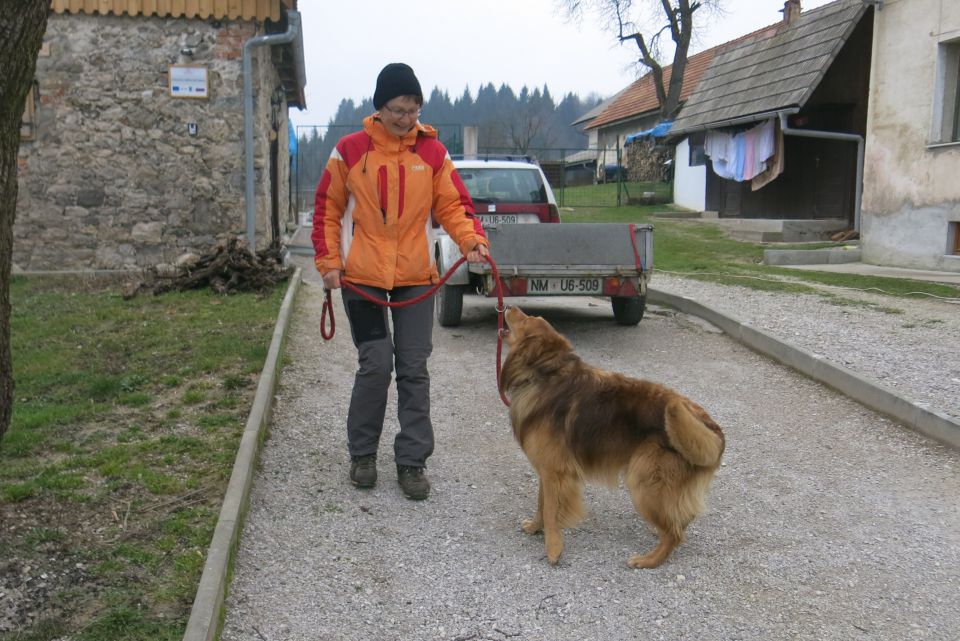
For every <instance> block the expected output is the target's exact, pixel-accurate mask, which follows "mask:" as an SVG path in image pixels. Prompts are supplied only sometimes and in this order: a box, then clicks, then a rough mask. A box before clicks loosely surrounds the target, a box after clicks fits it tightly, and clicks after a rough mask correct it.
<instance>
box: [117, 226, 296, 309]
mask: <svg viewBox="0 0 960 641" xmlns="http://www.w3.org/2000/svg"><path fill="white" fill-rule="evenodd" d="M292 273H293V268H292V267H285V266H284V264H283V256H282V253H281V248H280V245H279V243H274V244H273V245H271V246H270V247H268V248H266V249H262V250H260V251H258V252H256V253H253V252H251V251H250V249H249V248H247V245H246V243H245V242H244V241H243V240H242V239H240V238H231V239H229V240H226V241H222V242H220V243H218V244H217V245H216V246H215V247H214V248H213V250H212V251H211V252H210V253H208V254H205V255H203V256H200V257H197V256H190V255H188V256H185V257H183V258H181V260H179V261H178V262H177V264H176V265H158V266H156V267H151V268H150V269H148V270H146V273H145V276H144V278H143V280H141V281H140V282H136V283H131V284H129V285H127V286H126V287H125V288H124V292H123V297H124V298H125V299H129V298H133V297H134V296H136V295H137V294H139V293H141V292H149V293H151V294H153V295H157V294H163V293H165V292H171V291H177V292H182V291H185V290H188V289H203V288H206V287H209V288H210V289H212V290H213V291H215V292H217V293H218V294H235V293H238V292H250V291H254V292H263V291H267V290H269V289H272V288H273V287H274V286H275V285H277V284H278V283H282V282H284V281H286V280H287V279H288V278H290V275H291V274H292Z"/></svg>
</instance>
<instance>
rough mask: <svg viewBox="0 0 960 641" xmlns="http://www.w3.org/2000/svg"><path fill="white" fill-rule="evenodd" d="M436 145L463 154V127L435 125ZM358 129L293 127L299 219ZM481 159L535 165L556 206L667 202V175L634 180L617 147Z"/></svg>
mask: <svg viewBox="0 0 960 641" xmlns="http://www.w3.org/2000/svg"><path fill="white" fill-rule="evenodd" d="M435 127H436V129H437V131H438V133H439V136H440V141H441V142H443V144H444V145H445V146H446V147H447V149H448V150H449V151H450V153H451V155H458V154H462V153H463V128H462V126H460V125H436V126H435ZM361 128H362V125H330V126H322V127H321V126H300V127H297V131H296V134H297V141H298V143H297V156H296V168H295V172H294V178H295V181H296V185H295V189H294V190H295V193H296V206H297V211H298V212H301V216H304V215H309V212H312V210H313V199H314V194H315V192H316V187H317V182H318V181H319V179H320V175H321V173H322V172H323V169H324V167H325V166H326V164H327V160H328V159H329V157H330V152H331V151H333V148H334V145H336V143H337V141H338V140H339V139H340V138H342V137H343V136H345V135H347V134H349V133H352V132H354V131H358V130H359V129H361ZM478 155H479V156H481V157H484V156H486V157H511V158H526V159H529V160H531V161H534V162H536V163H538V164H539V165H540V167H541V168H542V169H543V172H544V174H545V175H546V177H547V181H548V182H549V183H550V187H551V188H552V189H553V192H554V194H555V196H556V198H557V204H558V205H559V206H560V207H620V206H623V205H633V204H655V203H667V202H671V201H672V199H673V184H672V181H671V179H670V178H671V176H670V172H669V171H668V170H666V169H665V171H664V172H663V179H662V180H636V179H631V177H632V176H634V177H635V172H632V171H631V169H630V167H629V166H627V165H628V163H627V162H625V159H626V157H627V155H626V154H624V153H623V152H622V150H621V149H620V148H595V149H564V148H535V149H517V148H505V147H480V148H479V149H478Z"/></svg>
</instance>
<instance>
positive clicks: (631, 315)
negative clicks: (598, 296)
mask: <svg viewBox="0 0 960 641" xmlns="http://www.w3.org/2000/svg"><path fill="white" fill-rule="evenodd" d="M610 302H611V303H612V304H613V317H614V319H616V321H617V325H636V324H637V323H639V322H640V319H641V318H643V310H644V308H646V306H647V297H646V296H612V297H611V298H610Z"/></svg>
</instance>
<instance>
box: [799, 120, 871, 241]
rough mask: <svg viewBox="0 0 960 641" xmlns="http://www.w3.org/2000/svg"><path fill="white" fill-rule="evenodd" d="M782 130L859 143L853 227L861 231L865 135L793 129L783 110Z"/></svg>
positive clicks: (802, 135) (801, 135) (803, 136)
mask: <svg viewBox="0 0 960 641" xmlns="http://www.w3.org/2000/svg"><path fill="white" fill-rule="evenodd" d="M780 130H781V131H782V132H783V135H784V136H798V137H802V138H821V139H824V140H844V141H847V142H855V143H857V177H856V183H855V187H856V191H855V192H854V194H855V195H854V200H853V228H854V230H856V231H857V232H859V231H860V205H861V201H862V200H863V164H864V163H863V159H864V144H863V136H861V135H859V134H843V133H838V132H835V131H817V130H811V129H791V128H790V126H789V125H788V124H787V114H786V112H783V113H781V114H780Z"/></svg>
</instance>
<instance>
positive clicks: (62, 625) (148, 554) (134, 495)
mask: <svg viewBox="0 0 960 641" xmlns="http://www.w3.org/2000/svg"><path fill="white" fill-rule="evenodd" d="M119 290H120V288H119V286H117V285H116V284H115V283H113V284H111V283H104V282H102V281H91V280H83V281H79V280H77V279H70V280H68V279H64V278H60V277H57V278H54V277H29V278H26V277H14V278H13V279H12V282H11V303H12V318H11V337H12V353H13V368H14V379H15V382H16V398H15V404H14V408H13V421H12V424H11V429H10V431H9V432H8V433H7V435H6V436H5V438H4V441H3V442H2V444H0V524H2V525H3V527H2V529H0V559H2V560H0V576H2V577H3V578H2V579H0V592H3V593H4V599H3V601H4V606H2V607H0V640H2V641H13V640H17V641H27V640H29V641H46V640H53V639H59V638H62V637H64V636H69V638H70V639H71V641H94V640H96V641H113V640H117V641H119V640H121V639H123V640H124V641H137V640H141V639H142V640H144V641H146V640H148V639H149V640H151V641H155V640H164V639H179V638H182V636H183V631H184V628H185V626H186V620H187V617H188V615H189V609H190V606H191V604H192V601H193V597H194V594H195V591H196V585H197V582H198V580H199V577H200V573H201V570H202V568H203V562H204V558H205V554H206V551H207V546H208V544H209V541H210V537H211V535H212V532H213V528H214V526H215V524H216V519H217V515H218V514H219V509H220V503H221V499H222V496H223V492H224V490H225V488H226V484H227V481H228V479H229V474H230V470H231V468H232V465H233V460H234V456H235V452H236V448H237V445H238V443H239V439H240V436H241V435H242V432H243V429H244V425H245V423H246V419H247V415H248V413H249V410H250V406H251V404H252V401H253V396H254V393H255V391H256V385H257V380H258V376H259V373H260V371H261V369H262V366H263V363H264V360H265V358H266V355H267V350H268V349H269V344H270V339H271V336H272V333H273V329H274V325H275V322H276V318H277V314H278V312H279V309H280V305H281V303H282V300H283V295H284V293H285V287H278V288H276V289H275V290H274V291H272V292H269V293H268V294H265V295H256V294H238V295H232V296H219V295H217V294H214V293H212V292H210V291H191V292H184V293H173V294H165V295H161V296H156V297H149V296H141V297H138V298H135V299H133V300H128V301H125V300H123V298H122V297H121V296H120V294H119Z"/></svg>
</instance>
